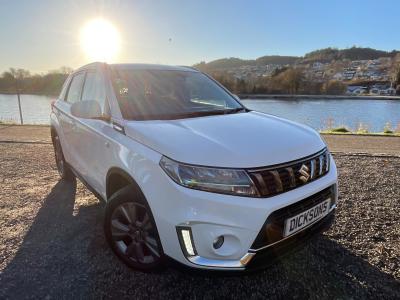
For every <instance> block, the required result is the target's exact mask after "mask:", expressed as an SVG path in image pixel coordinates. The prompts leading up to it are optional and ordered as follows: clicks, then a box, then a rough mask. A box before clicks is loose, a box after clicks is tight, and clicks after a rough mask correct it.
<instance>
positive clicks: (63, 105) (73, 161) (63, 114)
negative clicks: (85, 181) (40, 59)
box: [57, 72, 85, 171]
mask: <svg viewBox="0 0 400 300" xmlns="http://www.w3.org/2000/svg"><path fill="white" fill-rule="evenodd" d="M84 80H85V73H84V72H79V73H76V74H75V75H74V76H73V77H72V79H71V81H70V83H69V87H68V89H67V92H66V95H65V98H64V99H63V100H64V101H59V102H58V104H57V108H58V110H59V112H58V113H57V116H58V118H59V121H60V124H61V127H62V130H63V137H64V139H62V140H61V143H62V147H63V153H64V156H65V159H66V161H67V162H68V163H69V164H70V165H71V166H72V167H73V168H74V169H76V170H78V171H79V169H80V166H79V161H78V159H77V153H76V151H77V146H78V141H77V140H76V122H75V118H74V117H73V116H72V115H71V105H72V104H73V103H75V102H77V101H80V99H81V94H82V87H83V82H84Z"/></svg>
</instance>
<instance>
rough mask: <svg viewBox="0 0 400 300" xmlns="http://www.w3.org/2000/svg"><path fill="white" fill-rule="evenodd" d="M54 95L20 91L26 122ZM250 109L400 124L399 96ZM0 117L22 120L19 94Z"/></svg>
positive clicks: (260, 103)
mask: <svg viewBox="0 0 400 300" xmlns="http://www.w3.org/2000/svg"><path fill="white" fill-rule="evenodd" d="M54 99H55V98H51V97H46V96H36V95H21V107H22V114H23V119H24V123H25V124H48V123H49V114H50V104H51V101H52V100H54ZM242 102H243V104H244V105H246V106H247V107H248V108H250V109H254V110H258V111H262V112H266V113H270V114H273V115H277V116H280V117H284V118H287V119H290V120H293V121H297V122H300V123H303V124H306V125H309V126H311V127H313V128H314V129H317V130H321V129H326V128H328V127H338V126H346V127H348V128H349V129H352V130H357V129H358V128H359V127H360V126H362V127H363V128H365V129H367V130H368V131H370V132H382V131H383V128H384V127H385V125H386V124H387V123H390V125H391V126H392V128H396V127H397V126H400V100H377V99H368V100H358V99H340V100H335V99H319V100H318V99H313V100H307V99H304V100H303V99H302V100H286V99H285V100H279V99H262V100H253V99H246V100H242ZM0 121H4V122H14V123H19V121H20V120H19V112H18V102H17V96H16V95H4V94H0Z"/></svg>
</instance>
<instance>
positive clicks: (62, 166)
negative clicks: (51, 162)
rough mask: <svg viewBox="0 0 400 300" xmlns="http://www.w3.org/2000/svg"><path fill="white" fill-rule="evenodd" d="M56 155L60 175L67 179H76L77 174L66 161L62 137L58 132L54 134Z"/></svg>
mask: <svg viewBox="0 0 400 300" xmlns="http://www.w3.org/2000/svg"><path fill="white" fill-rule="evenodd" d="M53 148H54V157H55V160H56V166H57V171H58V174H59V175H60V177H61V178H62V179H64V180H66V181H74V180H75V175H74V173H73V172H72V171H71V168H70V167H69V165H68V163H67V162H66V161H65V158H64V153H63V150H62V147H61V143H60V138H59V136H58V135H57V134H55V135H54V136H53Z"/></svg>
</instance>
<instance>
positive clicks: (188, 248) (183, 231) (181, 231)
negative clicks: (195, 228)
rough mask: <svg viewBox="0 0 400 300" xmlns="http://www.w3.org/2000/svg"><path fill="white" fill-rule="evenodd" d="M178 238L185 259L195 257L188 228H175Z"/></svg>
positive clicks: (190, 231)
mask: <svg viewBox="0 0 400 300" xmlns="http://www.w3.org/2000/svg"><path fill="white" fill-rule="evenodd" d="M177 231H178V238H179V242H180V244H181V248H182V250H183V253H184V254H185V256H186V257H188V256H195V255H197V252H196V248H195V247H194V243H193V236H192V230H191V229H190V227H177Z"/></svg>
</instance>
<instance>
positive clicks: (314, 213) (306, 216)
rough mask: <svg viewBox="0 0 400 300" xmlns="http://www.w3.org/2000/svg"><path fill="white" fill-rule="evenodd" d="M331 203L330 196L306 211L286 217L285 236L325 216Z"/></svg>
mask: <svg viewBox="0 0 400 300" xmlns="http://www.w3.org/2000/svg"><path fill="white" fill-rule="evenodd" d="M330 203H331V199H330V198H328V199H326V200H325V201H323V202H321V203H319V204H317V205H315V206H313V207H311V208H309V209H307V210H306V211H303V212H302V213H300V214H298V215H296V216H294V217H291V218H289V219H286V221H285V234H284V236H285V237H286V236H289V235H291V234H293V233H295V232H297V231H299V230H301V229H303V228H304V227H307V226H308V225H310V224H312V223H315V222H317V221H318V220H320V219H322V218H323V217H325V216H326V215H327V214H328V212H329V207H330V205H329V204H330Z"/></svg>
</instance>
